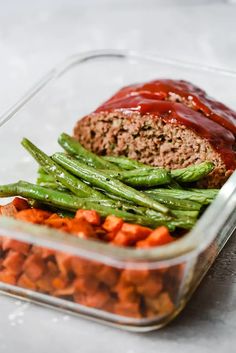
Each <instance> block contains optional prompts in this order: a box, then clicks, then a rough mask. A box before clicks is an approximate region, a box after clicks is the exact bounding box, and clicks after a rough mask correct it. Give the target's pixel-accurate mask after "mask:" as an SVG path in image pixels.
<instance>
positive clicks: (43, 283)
mask: <svg viewBox="0 0 236 353" xmlns="http://www.w3.org/2000/svg"><path fill="white" fill-rule="evenodd" d="M52 280H53V276H52V274H51V273H47V272H45V274H44V275H43V276H41V277H40V278H39V279H38V280H37V281H36V282H35V283H36V285H37V288H38V290H39V291H40V292H43V293H52V291H53V290H54V288H53V286H52Z"/></svg>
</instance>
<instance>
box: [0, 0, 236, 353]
mask: <svg viewBox="0 0 236 353" xmlns="http://www.w3.org/2000/svg"><path fill="white" fill-rule="evenodd" d="M101 48H122V49H123V48H127V49H136V50H139V51H141V52H143V51H145V52H150V53H156V54H159V55H161V56H165V57H172V58H178V59H182V60H186V61H193V62H197V63H203V64H206V65H211V66H220V67H224V68H228V69H234V70H236V4H235V1H234V0H231V1H223V0H222V1H214V0H208V1H207V0H206V1H204V0H195V1H194V0H183V1H178V0H166V1H164V0H163V1H160V0H113V1H112V0H100V1H99V0H96V1H95V0H84V1H82V0H80V1H79V0H77V1H76V0H53V1H52V0H51V1H50V0H48V1H46V0H41V1H37V2H36V1H32V0H22V1H17V0H15V1H7V3H6V2H5V0H0V64H1V65H0V97H1V98H0V111H3V110H5V109H6V108H7V107H8V106H9V104H12V103H14V101H15V100H16V99H17V98H18V97H19V96H20V95H21V94H22V93H23V92H24V91H25V90H26V89H27V88H29V87H30V86H31V84H32V83H34V82H35V81H36V80H37V79H38V78H40V76H41V75H42V74H43V73H45V72H46V71H47V70H48V69H50V68H51V66H53V65H55V64H56V63H59V62H60V61H62V60H63V59H64V58H65V57H67V56H68V55H71V54H73V53H75V52H79V51H85V50H90V49H101ZM235 266H236V241H235V240H234V239H231V241H229V243H228V244H227V246H226V247H225V249H224V251H223V252H222V254H221V256H220V257H219V258H218V260H217V261H216V263H215V265H214V267H213V268H212V270H211V271H210V273H209V274H208V276H207V277H206V279H205V280H204V282H203V283H202V285H201V287H200V288H199V290H198V291H197V292H196V294H195V295H194V297H193V298H192V300H191V302H190V303H189V305H188V306H187V308H186V310H185V311H184V312H183V313H182V315H181V316H180V317H179V318H178V319H176V320H175V321H174V322H173V323H172V324H171V325H170V326H169V327H167V328H165V329H162V330H160V331H157V332H153V333H150V334H132V333H126V332H123V331H119V330H116V329H111V328H107V327H105V326H102V325H98V324H95V323H92V322H89V321H86V320H82V319H78V318H73V317H68V316H66V315H63V314H60V313H58V312H56V311H53V310H48V309H44V308H40V307H36V306H34V305H32V304H31V305H29V304H25V303H22V302H20V301H16V300H14V299H9V298H7V297H5V296H0V353H5V352H7V353H15V352H17V353H18V352H19V353H21V352H24V353H44V352H45V353H48V352H50V353H62V352H63V353H64V352H69V353H75V352H76V353H77V352H81V353H93V352H95V353H100V352H103V353H113V352H114V353H143V352H145V353H154V352H160V353H169V352H175V353H178V352H188V353H195V352H198V353H199V352H202V353H205V352H213V351H214V352H216V353H218V352H220V353H222V352H226V353H227V352H235V347H236V337H235V329H236V273H235Z"/></svg>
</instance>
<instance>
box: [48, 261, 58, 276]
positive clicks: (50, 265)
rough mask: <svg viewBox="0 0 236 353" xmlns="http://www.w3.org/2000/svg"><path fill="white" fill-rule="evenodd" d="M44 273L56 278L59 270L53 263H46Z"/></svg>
mask: <svg viewBox="0 0 236 353" xmlns="http://www.w3.org/2000/svg"><path fill="white" fill-rule="evenodd" d="M46 267H47V269H46V271H45V272H46V273H48V274H49V275H51V276H57V275H58V274H59V269H58V266H57V264H56V263H55V262H54V261H47V264H46Z"/></svg>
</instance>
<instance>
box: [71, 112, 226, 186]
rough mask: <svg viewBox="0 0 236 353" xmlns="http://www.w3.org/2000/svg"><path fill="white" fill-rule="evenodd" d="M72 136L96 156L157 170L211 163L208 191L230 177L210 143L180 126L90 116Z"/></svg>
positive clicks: (137, 117)
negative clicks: (118, 158)
mask: <svg viewBox="0 0 236 353" xmlns="http://www.w3.org/2000/svg"><path fill="white" fill-rule="evenodd" d="M75 136H76V138H77V139H78V140H79V141H80V142H81V143H82V144H83V146H85V147H86V148H88V149H90V150H91V151H93V152H95V153H97V154H99V155H115V156H119V155H124V156H127V157H129V158H133V159H137V160H139V161H140V162H143V163H146V164H150V165H153V166H157V167H166V168H170V169H176V168H184V167H187V166H189V165H192V164H197V163H201V162H203V161H205V160H209V161H212V162H214V164H215V166H216V167H215V169H214V171H213V172H212V173H211V174H210V175H209V176H208V178H207V179H206V180H204V185H205V186H208V187H217V186H221V185H222V184H223V183H224V182H225V180H226V179H227V178H228V176H229V175H230V174H231V171H230V170H228V171H227V169H226V166H225V164H224V163H223V162H222V160H221V158H220V155H219V154H218V153H217V152H216V151H215V150H214V149H213V148H212V146H211V145H210V143H209V142H207V141H206V140H204V139H203V138H201V137H200V136H198V135H196V133H194V132H193V131H191V130H189V129H186V127H185V126H183V125H173V124H168V123H165V122H164V121H163V120H161V119H158V118H156V119H154V118H153V117H151V116H149V115H144V116H140V114H139V113H133V114H132V115H130V116H129V117H128V118H127V117H126V116H124V115H123V114H122V113H117V112H114V113H113V112H112V113H106V112H104V113H97V114H92V115H90V116H87V117H86V118H85V119H83V120H81V121H80V122H79V123H78V124H77V126H76V128H75Z"/></svg>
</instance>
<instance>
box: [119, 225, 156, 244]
mask: <svg viewBox="0 0 236 353" xmlns="http://www.w3.org/2000/svg"><path fill="white" fill-rule="evenodd" d="M151 232H152V230H151V229H150V228H147V227H143V226H140V225H138V224H129V223H124V224H123V225H122V227H121V230H120V231H119V232H118V233H117V234H116V236H115V238H114V240H113V244H115V245H120V246H128V245H134V244H135V243H136V242H137V241H139V240H142V239H145V238H147V237H148V236H149V234H150V233H151Z"/></svg>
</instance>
